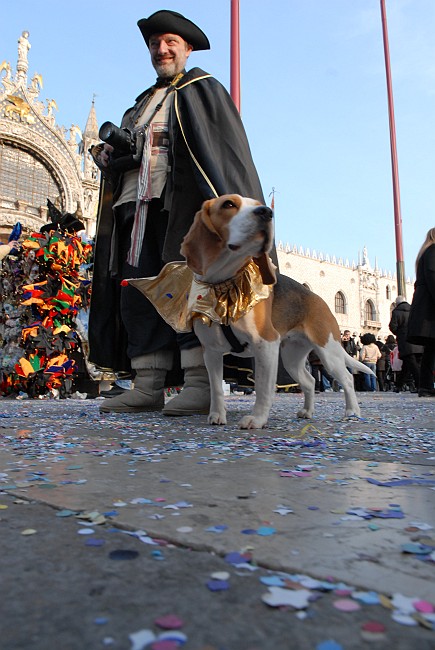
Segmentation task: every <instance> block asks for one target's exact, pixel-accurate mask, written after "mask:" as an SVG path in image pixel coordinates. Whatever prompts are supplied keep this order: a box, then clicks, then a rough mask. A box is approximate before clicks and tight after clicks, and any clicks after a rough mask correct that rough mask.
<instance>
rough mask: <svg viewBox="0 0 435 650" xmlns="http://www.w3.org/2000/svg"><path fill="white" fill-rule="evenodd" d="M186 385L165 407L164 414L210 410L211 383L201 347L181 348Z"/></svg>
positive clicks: (186, 413) (202, 412) (199, 412)
mask: <svg viewBox="0 0 435 650" xmlns="http://www.w3.org/2000/svg"><path fill="white" fill-rule="evenodd" d="M181 367H182V368H183V369H184V387H183V389H182V391H181V393H180V394H179V395H177V396H176V397H173V398H172V399H171V400H169V402H168V403H167V404H166V406H165V408H164V409H163V411H162V413H163V415H195V414H204V413H208V412H209V410H210V383H209V380H208V373H207V369H206V367H205V365H204V357H203V354H202V349H201V348H200V347H197V348H193V349H192V350H181Z"/></svg>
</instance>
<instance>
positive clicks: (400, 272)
mask: <svg viewBox="0 0 435 650" xmlns="http://www.w3.org/2000/svg"><path fill="white" fill-rule="evenodd" d="M380 2H381V16H382V34H383V39H384V54H385V70H386V74H387V93H388V114H389V120H390V147H391V168H392V175H393V201H394V230H395V234H396V269H397V293H398V295H399V296H405V298H406V284H405V262H404V260H403V242H402V215H401V211H400V187H399V168H398V164H397V147H396V127H395V120H394V104H393V84H392V81H391V67H390V53H389V47H388V31H387V13H386V10H385V0H380Z"/></svg>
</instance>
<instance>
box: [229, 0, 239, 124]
mask: <svg viewBox="0 0 435 650" xmlns="http://www.w3.org/2000/svg"><path fill="white" fill-rule="evenodd" d="M230 94H231V97H232V99H233V102H234V103H235V105H236V107H237V110H238V111H239V113H240V11H239V0H231V86H230Z"/></svg>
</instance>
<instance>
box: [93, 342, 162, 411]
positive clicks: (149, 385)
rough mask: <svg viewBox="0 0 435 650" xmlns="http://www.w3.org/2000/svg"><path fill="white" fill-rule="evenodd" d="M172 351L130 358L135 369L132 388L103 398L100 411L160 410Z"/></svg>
mask: <svg viewBox="0 0 435 650" xmlns="http://www.w3.org/2000/svg"><path fill="white" fill-rule="evenodd" d="M172 356H173V355H172V352H171V351H169V350H162V351H159V352H155V353H153V354H144V355H143V356H141V357H135V358H134V359H132V360H131V367H132V368H133V370H136V377H135V380H134V388H133V389H132V390H127V391H125V393H123V394H122V395H118V396H117V397H113V398H112V399H105V400H104V402H103V404H102V405H101V406H100V411H101V412H102V413H137V412H140V411H161V410H162V408H163V406H164V404H165V396H164V392H163V389H164V386H165V378H166V373H167V371H168V370H170V369H171V368H172Z"/></svg>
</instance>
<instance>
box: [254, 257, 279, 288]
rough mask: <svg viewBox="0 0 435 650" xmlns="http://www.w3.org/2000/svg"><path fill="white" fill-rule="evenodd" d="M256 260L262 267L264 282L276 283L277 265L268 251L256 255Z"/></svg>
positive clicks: (261, 272) (260, 267)
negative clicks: (258, 255)
mask: <svg viewBox="0 0 435 650" xmlns="http://www.w3.org/2000/svg"><path fill="white" fill-rule="evenodd" d="M254 262H255V263H256V265H257V266H258V268H259V269H260V274H261V279H262V280H263V284H276V266H275V264H274V263H273V262H272V260H271V259H270V257H269V255H268V254H267V253H262V254H261V255H260V257H254Z"/></svg>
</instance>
